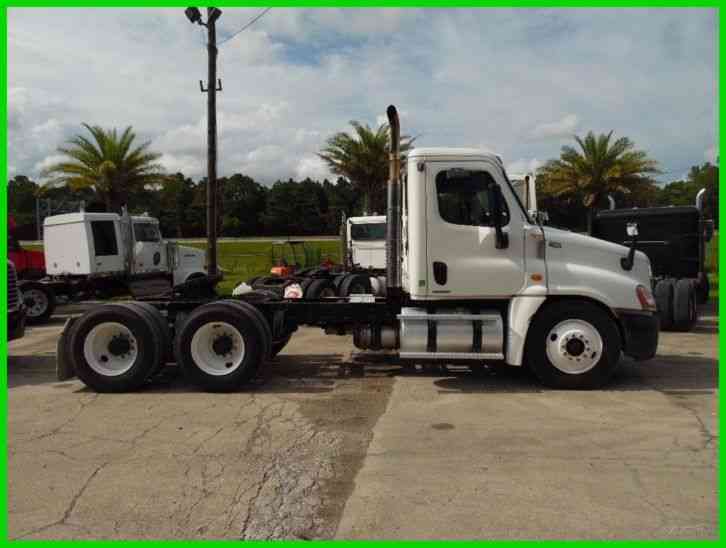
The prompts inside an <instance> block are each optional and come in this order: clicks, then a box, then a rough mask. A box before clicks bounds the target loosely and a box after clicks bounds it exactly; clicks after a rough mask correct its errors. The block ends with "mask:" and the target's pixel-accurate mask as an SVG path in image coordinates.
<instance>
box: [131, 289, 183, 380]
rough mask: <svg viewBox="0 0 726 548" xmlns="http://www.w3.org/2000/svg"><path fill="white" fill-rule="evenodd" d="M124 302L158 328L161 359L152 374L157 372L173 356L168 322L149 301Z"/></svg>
mask: <svg viewBox="0 0 726 548" xmlns="http://www.w3.org/2000/svg"><path fill="white" fill-rule="evenodd" d="M125 304H126V305H128V306H131V307H135V308H136V309H138V310H139V312H141V313H142V314H143V315H144V316H145V317H146V319H147V320H148V321H150V322H153V324H154V326H155V327H156V329H158V333H159V350H160V353H161V354H160V355H161V360H159V363H158V365H157V366H156V368H155V369H154V371H153V372H152V375H153V374H155V373H157V372H158V371H159V370H160V369H161V368H162V367H164V365H166V362H167V361H170V360H171V359H173V358H174V352H173V351H172V348H171V341H172V336H171V329H170V328H169V322H168V321H167V320H166V318H165V317H164V316H163V315H162V313H161V312H160V311H159V309H158V308H156V307H155V306H153V305H151V304H149V303H145V302H143V301H133V302H130V303H125Z"/></svg>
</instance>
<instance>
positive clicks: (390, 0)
mask: <svg viewBox="0 0 726 548" xmlns="http://www.w3.org/2000/svg"><path fill="white" fill-rule="evenodd" d="M196 5H198V6H209V5H215V6H221V7H224V6H229V7H318V8H326V7H337V8H339V7H350V8H354V7H355V8H384V7H410V8H414V7H431V8H433V7H438V8H472V7H480V8H495V7H501V8H505V7H506V8H534V7H552V8H617V7H622V8H720V6H721V2H720V1H698V0H696V1H689V0H685V1H684V0H680V1H679V0H656V1H655V2H653V3H652V4H649V3H647V2H645V1H642V0H640V1H638V0H589V1H587V0H559V1H558V0H509V1H506V0H489V1H487V0H452V1H451V2H447V1H445V0H358V1H356V0H339V1H333V0H287V1H280V0H271V1H267V2H266V1H264V0H247V1H245V2H234V1H229V0H219V1H217V2H207V1H205V2H198V3H197V4H196ZM186 6H187V4H184V3H183V2H180V1H179V0H152V1H151V2H144V1H143V0H67V1H65V2H63V1H59V2H51V1H48V0H11V1H6V0H3V1H2V7H0V34H2V36H3V40H2V44H1V45H0V54H1V55H0V57H1V60H0V63H1V68H2V71H1V73H0V88H1V89H2V92H3V97H4V100H3V101H2V103H1V104H0V119H1V120H2V121H3V122H2V123H1V124H0V128H1V129H0V136H2V142H3V145H4V146H3V147H2V148H1V149H0V175H1V176H2V181H3V185H4V189H3V192H2V194H1V195H0V219H3V221H2V222H0V245H2V244H4V245H3V246H2V254H3V258H5V259H6V260H7V223H6V222H5V221H4V219H7V181H8V179H7V175H8V173H7V152H8V151H7V101H8V82H7V78H8V62H9V59H8V41H7V36H8V25H7V10H8V8H23V7H25V8H42V7H45V8H70V7H98V8H108V7H139V8H141V7H143V8H159V7H178V8H184V7H186ZM725 20H726V17H725V16H724V12H723V11H721V10H720V9H719V10H718V32H717V35H716V40H717V41H718V48H717V55H716V71H717V74H718V80H717V81H718V91H719V94H718V105H717V107H718V108H717V111H718V114H717V120H716V124H717V127H716V134H717V136H718V148H719V157H720V156H721V148H722V147H721V142H720V136H721V135H722V134H723V133H724V128H726V123H724V120H723V118H722V117H721V116H720V113H721V112H723V110H724V109H723V107H724V99H723V97H724V95H723V93H722V92H721V84H722V82H723V79H722V78H721V77H720V70H719V69H720V60H721V58H722V57H723V54H724V52H726V46H725V45H724V41H723V40H721V36H720V29H721V28H723V23H724V21H725ZM723 182H724V178H723V177H721V176H720V172H719V217H720V218H721V219H723V218H724V215H725V214H726V206H725V205H724V199H726V190H724V188H723ZM718 250H719V251H718V253H719V274H720V271H721V258H722V257H724V255H725V254H726V243H724V241H723V240H720V239H719V242H718ZM725 300H726V299H720V300H719V303H718V315H719V321H718V341H719V362H720V358H721V355H722V354H723V351H724V346H726V345H725V344H724V340H723V338H722V337H721V327H720V324H721V319H720V318H721V315H722V314H723V313H724V312H726V304H725V303H724V301H725ZM0 302H1V303H2V307H7V269H5V268H0ZM724 384H725V383H724V379H723V377H722V376H721V375H719V379H718V387H719V392H720V390H721V389H722V388H723V385H724ZM724 409H726V403H725V402H724V400H723V399H722V398H719V404H718V414H719V417H718V422H719V430H720V426H721V417H722V416H723V415H724ZM0 413H1V414H2V417H3V418H4V420H3V421H1V422H0V441H2V444H3V451H2V459H1V460H0V481H1V482H2V498H0V543H2V544H9V543H11V542H12V543H13V544H23V545H28V546H31V545H38V546H39V545H45V544H46V543H52V544H53V546H75V545H77V543H80V542H92V543H93V544H94V545H95V546H119V544H125V545H131V544H134V545H136V544H144V545H149V544H157V543H164V544H167V543H175V544H186V543H189V544H199V543H204V544H205V545H209V544H216V545H220V546H221V545H222V544H224V545H227V544H229V542H236V541H205V540H148V541H147V540H139V541H135V540H113V541H36V540H18V541H10V540H8V515H7V511H2V510H1V509H2V508H6V509H7V507H8V476H7V470H8V450H7V417H8V377H7V311H6V312H5V313H4V314H2V318H0ZM721 455H722V451H721V445H720V444H719V449H718V455H717V456H718V462H719V464H720V460H721ZM725 477H726V474H725V473H724V470H723V469H722V468H721V466H720V465H719V466H718V492H719V495H718V501H719V510H718V518H719V525H718V534H717V540H693V541H688V540H654V541H648V540H644V541H631V540H618V541H487V542H484V541H463V542H462V541H417V542H414V541H396V542H394V541H326V543H327V544H334V545H343V544H346V545H350V544H356V545H365V544H369V543H370V544H376V545H377V546H386V545H390V546H394V545H395V546H401V545H405V544H419V543H421V542H426V543H428V544H430V543H431V542H436V543H438V542H455V543H456V544H457V545H458V546H474V545H482V544H487V545H495V546H503V545H510V544H533V543H540V542H546V543H547V544H548V545H565V544H567V545H569V544H572V543H576V544H577V545H578V546H599V545H601V544H602V543H603V542H607V544H608V545H611V546H634V545H648V544H651V545H656V544H658V545H660V544H661V543H669V544H678V545H681V546H703V545H714V544H720V540H721V526H722V523H723V520H724V516H725V515H726V512H725V511H724V508H723V504H722V503H723V501H724V498H723V497H722V487H723V485H724V478H725ZM306 542H307V541H279V542H277V544H278V545H279V544H282V545H293V544H296V545H303V544H304V543H306ZM246 544H252V545H255V546H257V545H262V544H267V543H266V542H262V541H251V542H250V541H246Z"/></svg>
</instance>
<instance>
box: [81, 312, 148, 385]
mask: <svg viewBox="0 0 726 548" xmlns="http://www.w3.org/2000/svg"><path fill="white" fill-rule="evenodd" d="M138 353H139V345H138V343H137V341H136V337H134V335H133V333H131V330H130V329H129V328H128V327H126V326H125V325H123V324H120V323H117V322H103V323H100V324H98V325H97V326H95V327H94V328H93V329H91V330H90V331H89V332H88V335H86V340H85V341H84V342H83V357H84V358H85V359H86V363H87V364H88V366H89V367H90V368H91V369H93V371H95V372H96V373H98V374H99V375H103V376H104V377H116V376H118V375H123V374H124V373H126V372H127V371H128V370H129V369H131V368H132V367H133V365H134V363H135V362H136V358H137V357H138Z"/></svg>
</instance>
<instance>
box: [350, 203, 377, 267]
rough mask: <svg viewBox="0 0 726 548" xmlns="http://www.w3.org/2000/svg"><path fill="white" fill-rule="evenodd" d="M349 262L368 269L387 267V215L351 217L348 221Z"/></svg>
mask: <svg viewBox="0 0 726 548" xmlns="http://www.w3.org/2000/svg"><path fill="white" fill-rule="evenodd" d="M345 233H346V241H347V246H346V247H347V250H348V253H349V254H350V257H349V262H350V264H351V265H355V266H357V267H359V268H364V269H368V270H385V269H386V216H385V215H367V216H362V217H350V218H349V219H348V220H347V221H346V231H345Z"/></svg>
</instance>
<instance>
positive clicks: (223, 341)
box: [212, 334, 234, 356]
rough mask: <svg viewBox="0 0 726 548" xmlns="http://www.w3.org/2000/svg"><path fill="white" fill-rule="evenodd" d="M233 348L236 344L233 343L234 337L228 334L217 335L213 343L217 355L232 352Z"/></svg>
mask: <svg viewBox="0 0 726 548" xmlns="http://www.w3.org/2000/svg"><path fill="white" fill-rule="evenodd" d="M232 348H234V344H233V343H232V337H230V336H229V335H226V334H225V335H222V336H220V337H217V338H216V339H215V340H214V342H213V343H212V349H213V350H214V353H215V354H217V356H226V355H227V354H229V353H230V352H232Z"/></svg>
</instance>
